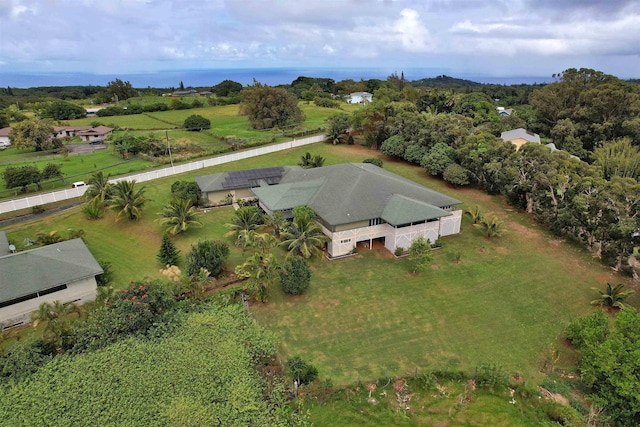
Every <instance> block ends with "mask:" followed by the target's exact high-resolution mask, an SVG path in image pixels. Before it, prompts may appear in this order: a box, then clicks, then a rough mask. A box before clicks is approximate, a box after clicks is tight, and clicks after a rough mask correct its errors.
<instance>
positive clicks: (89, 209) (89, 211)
mask: <svg viewBox="0 0 640 427" xmlns="http://www.w3.org/2000/svg"><path fill="white" fill-rule="evenodd" d="M82 212H83V213H84V214H85V215H86V216H87V219H100V218H102V216H103V213H102V206H100V203H95V202H92V203H87V204H85V205H84V206H83V207H82Z"/></svg>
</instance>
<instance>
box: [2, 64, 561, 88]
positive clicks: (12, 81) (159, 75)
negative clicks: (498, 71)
mask: <svg viewBox="0 0 640 427" xmlns="http://www.w3.org/2000/svg"><path fill="white" fill-rule="evenodd" d="M394 72H395V73H397V74H398V75H399V74H400V73H402V72H404V76H405V79H407V80H408V81H413V80H420V79H423V78H433V77H438V76H441V75H447V76H449V77H455V78H459V79H464V80H470V81H473V82H477V83H488V84H500V85H507V86H508V85H514V84H535V83H549V82H551V81H552V78H551V76H548V77H544V76H502V77H501V76H489V75H482V74H470V73H456V72H453V71H450V70H445V69H437V68H416V69H406V70H391V71H390V70H388V69H381V68H218V69H208V70H171V71H156V72H148V73H121V74H118V73H113V74H112V73H104V74H95V73H80V72H77V73H76V72H33V73H27V72H15V73H12V72H0V87H13V88H31V87H43V86H90V85H93V86H106V85H107V83H108V82H110V81H113V80H115V79H116V78H118V79H120V80H124V81H129V82H130V83H131V84H132V85H133V87H135V88H139V89H140V88H146V87H149V86H150V87H154V88H176V87H178V86H179V85H180V82H183V83H184V85H185V87H211V86H215V85H216V84H218V83H220V82H221V81H223V80H233V81H236V82H238V83H242V84H243V85H249V84H252V83H253V81H254V79H255V80H257V81H259V82H260V83H265V84H268V85H272V86H273V85H279V84H289V83H291V82H292V81H293V80H295V79H296V78H298V77H300V76H305V77H326V78H332V79H334V80H335V81H336V82H337V81H340V80H346V79H353V80H356V81H358V80H360V79H365V80H368V79H381V80H384V79H386V78H387V77H388V76H389V75H390V74H391V73H394Z"/></svg>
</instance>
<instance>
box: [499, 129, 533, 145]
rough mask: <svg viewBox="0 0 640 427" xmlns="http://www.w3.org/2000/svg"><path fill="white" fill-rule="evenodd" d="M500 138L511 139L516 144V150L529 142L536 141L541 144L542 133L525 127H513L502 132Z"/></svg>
mask: <svg viewBox="0 0 640 427" xmlns="http://www.w3.org/2000/svg"><path fill="white" fill-rule="evenodd" d="M500 138H502V139H503V140H504V141H509V142H511V143H512V144H513V145H515V146H516V150H519V149H520V147H522V146H523V145H524V144H526V143H527V142H534V143H536V144H540V135H538V134H537V133H533V132H531V131H528V130H526V129H523V128H518V129H513V130H509V131H506V132H502V134H500Z"/></svg>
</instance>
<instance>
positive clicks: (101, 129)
mask: <svg viewBox="0 0 640 427" xmlns="http://www.w3.org/2000/svg"><path fill="white" fill-rule="evenodd" d="M53 130H54V131H55V133H56V134H55V137H56V138H64V137H67V136H68V137H74V136H77V137H80V139H82V140H83V141H86V142H102V141H104V138H105V137H106V136H107V135H108V134H110V133H111V132H113V128H110V127H107V126H102V125H100V126H96V127H92V126H54V127H53Z"/></svg>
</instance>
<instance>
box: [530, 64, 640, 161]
mask: <svg viewBox="0 0 640 427" xmlns="http://www.w3.org/2000/svg"><path fill="white" fill-rule="evenodd" d="M555 77H556V78H557V81H556V82H554V83H551V84H549V85H547V86H545V87H544V88H542V89H540V90H537V91H534V92H533V93H532V94H531V96H530V103H531V105H532V107H533V110H534V111H535V114H536V118H537V120H536V124H537V129H535V130H537V131H539V132H541V133H543V134H544V135H546V136H549V137H551V138H552V139H553V141H554V143H555V144H556V146H557V147H558V148H561V149H564V150H566V151H568V152H570V153H571V154H575V155H577V156H579V157H581V158H588V155H589V154H590V153H591V152H592V151H593V150H594V149H595V148H596V147H598V146H601V145H603V144H604V143H605V142H606V141H611V140H614V139H616V138H621V137H625V136H627V137H629V138H631V140H632V142H633V144H634V145H640V117H639V115H640V87H638V85H634V84H631V83H628V82H625V81H622V80H620V79H618V78H616V77H614V76H610V75H607V74H604V73H602V72H600V71H595V70H591V69H585V68H581V69H579V70H576V69H575V68H571V69H568V70H566V71H564V72H563V73H561V74H558V75H556V76H555Z"/></svg>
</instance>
